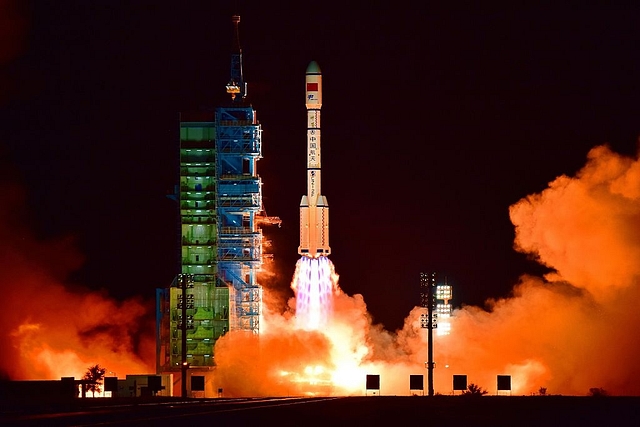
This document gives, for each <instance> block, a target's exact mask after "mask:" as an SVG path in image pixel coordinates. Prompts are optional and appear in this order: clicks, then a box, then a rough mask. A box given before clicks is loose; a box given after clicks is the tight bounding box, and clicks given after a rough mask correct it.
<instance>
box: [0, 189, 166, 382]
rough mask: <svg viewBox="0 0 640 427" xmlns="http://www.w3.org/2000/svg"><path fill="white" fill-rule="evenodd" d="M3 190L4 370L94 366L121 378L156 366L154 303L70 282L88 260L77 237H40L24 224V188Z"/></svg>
mask: <svg viewBox="0 0 640 427" xmlns="http://www.w3.org/2000/svg"><path fill="white" fill-rule="evenodd" d="M0 193H1V194H2V195H3V197H2V198H3V200H2V204H0V242H1V244H0V286H1V287H2V310H0V325H1V326H2V327H1V328H0V336H1V338H0V339H2V342H3V343H4V346H3V356H2V358H0V375H2V376H5V377H9V378H11V379H59V378H60V377H62V376H74V377H76V378H78V377H81V376H82V375H83V374H84V373H85V372H86V370H87V368H88V367H89V366H91V365H94V364H100V365H101V366H104V367H105V368H107V369H108V371H112V372H115V373H117V375H118V376H120V377H124V376H125V375H126V374H132V373H149V372H154V371H155V369H154V367H153V360H154V352H153V351H154V343H153V337H154V334H153V318H152V317H150V315H151V316H152V315H153V310H152V309H151V308H152V304H150V303H149V302H145V301H143V300H141V299H131V300H128V301H124V302H119V301H115V300H113V299H111V298H109V297H108V295H106V294H105V293H103V292H96V291H89V290H87V289H81V288H78V287H75V288H74V289H73V290H71V289H70V288H69V287H68V286H65V284H64V280H65V278H66V276H67V275H68V274H69V273H70V272H71V271H73V270H74V269H77V268H78V267H79V266H80V265H81V264H82V262H83V257H82V256H81V255H80V254H79V253H78V252H77V250H76V249H75V247H74V242H73V240H72V239H70V238H62V239H59V240H55V241H39V240H38V239H36V238H35V237H34V236H33V235H32V233H31V232H30V231H29V230H28V227H27V224H26V223H27V222H28V221H27V220H26V218H27V217H28V213H27V212H26V210H25V208H24V206H25V193H24V190H23V189H22V188H21V187H20V186H19V185H16V184H12V183H7V182H0Z"/></svg>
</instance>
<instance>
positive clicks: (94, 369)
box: [82, 365, 107, 397]
mask: <svg viewBox="0 0 640 427" xmlns="http://www.w3.org/2000/svg"><path fill="white" fill-rule="evenodd" d="M105 372H107V369H106V368H103V367H102V366H100V365H93V366H90V367H89V369H87V372H86V373H85V374H84V377H82V379H83V380H86V381H90V383H89V384H87V385H86V387H87V388H86V390H89V391H91V393H92V396H94V397H95V395H96V392H98V393H100V392H101V391H102V380H103V379H104V374H105ZM83 387H84V386H83Z"/></svg>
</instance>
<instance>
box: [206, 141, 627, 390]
mask: <svg viewBox="0 0 640 427" xmlns="http://www.w3.org/2000/svg"><path fill="white" fill-rule="evenodd" d="M510 215H511V220H512V222H513V224H514V225H515V228H516V240H515V247H516V249H517V250H519V251H521V252H524V253H528V254H531V255H532V256H534V257H536V259H538V261H539V262H540V263H541V264H543V265H546V266H549V267H552V268H554V269H555V273H553V274H550V275H548V276H546V277H533V276H528V275H523V276H522V277H521V278H520V281H519V283H517V284H516V285H515V286H514V288H513V291H512V295H511V296H510V297H508V298H502V299H490V300H487V301H486V305H485V307H475V306H463V307H462V308H459V309H457V310H455V311H454V313H453V316H452V317H451V319H450V323H451V334H450V335H444V336H434V355H435V361H436V369H435V370H434V377H435V378H434V385H435V390H436V392H437V393H441V394H451V393H452V390H451V389H452V376H453V375H457V374H462V375H467V377H468V382H470V383H475V384H477V385H480V386H481V387H482V388H484V389H486V390H487V391H488V392H489V393H490V394H496V393H497V390H496V376H497V375H511V384H512V390H511V394H513V395H523V394H524V395H528V394H535V393H537V392H538V391H539V390H540V388H542V387H544V388H546V389H547V393H549V394H566V395H585V394H587V393H588V390H589V389H590V388H592V387H602V388H604V389H605V390H606V391H607V392H609V393H610V394H618V395H640V384H638V382H637V381H635V380H634V378H636V377H638V374H640V367H638V364H637V363H636V361H637V360H638V359H639V358H640V344H638V343H637V340H636V339H635V335H634V332H633V331H635V330H636V329H637V327H638V326H640V310H638V309H637V304H638V303H637V301H640V162H639V161H638V160H637V159H631V158H625V157H622V156H620V155H618V154H616V153H613V152H611V151H610V150H609V149H608V148H607V147H606V146H601V147H596V148H594V149H593V150H591V152H590V153H589V156H588V163H587V164H586V166H585V167H584V168H583V169H582V170H581V171H580V172H578V174H577V175H576V176H575V177H567V176H561V177H558V178H557V179H556V180H554V181H553V182H551V183H550V184H549V187H548V188H547V189H546V190H545V191H543V192H542V193H540V194H535V195H531V196H528V197H526V198H524V199H522V200H520V201H519V202H517V203H515V204H514V205H513V206H511V208H510ZM417 273H418V272H416V277H417ZM335 280H336V283H335V292H334V294H333V299H332V301H331V303H332V306H333V312H332V316H331V317H330V319H328V321H327V324H326V325H324V326H322V328H319V329H317V330H304V329H298V328H297V327H296V323H295V320H294V319H295V317H294V316H295V307H296V302H295V299H293V300H290V301H289V302H288V304H286V305H285V304H282V303H280V304H279V305H278V307H283V306H286V307H287V308H286V309H285V310H282V311H278V310H275V309H270V308H269V307H268V306H267V307H265V308H266V310H265V312H266V314H265V318H264V323H263V325H264V329H263V330H264V333H262V334H261V336H260V339H259V340H258V339H255V341H250V342H249V341H246V340H247V339H248V338H247V337H244V336H242V334H234V333H231V334H228V335H227V336H225V337H224V338H223V339H221V340H220V341H219V343H218V345H217V346H216V360H217V361H218V372H217V377H216V381H217V382H218V386H219V387H224V389H225V393H226V392H227V391H228V392H229V393H231V394H232V395H238V396H243V395H244V396H246V395H273V394H282V395H294V394H295V395H305V394H310V393H316V394H318V393H320V394H322V393H324V394H334V395H350V394H360V395H362V394H365V375H366V374H379V375H380V376H381V377H380V378H381V390H380V392H381V394H396V395H408V394H410V390H409V384H408V383H409V375H412V374H422V375H424V376H425V384H426V370H425V368H424V362H425V361H426V357H427V355H426V353H427V342H426V330H424V329H421V328H420V319H419V318H420V314H421V312H422V309H421V308H418V307H416V308H415V309H414V310H412V311H411V313H409V315H408V316H407V318H406V319H405V324H404V327H403V328H402V329H401V330H398V331H395V332H389V331H386V330H384V329H383V327H382V326H380V325H375V324H372V322H371V318H370V316H369V314H368V313H367V309H366V304H365V302H364V298H363V297H362V295H353V296H349V295H346V294H345V293H344V292H342V291H341V290H340V287H339V286H338V285H337V275H336V276H335ZM416 280H417V279H416ZM295 282H296V279H295V278H294V283H295ZM462 286H473V284H472V283H470V284H462ZM265 296H266V298H265V299H266V300H267V301H269V300H271V301H273V300H275V299H276V298H274V297H273V296H270V295H269V289H268V288H267V289H265ZM247 367H249V369H247ZM317 367H320V368H317ZM320 377H321V378H320Z"/></svg>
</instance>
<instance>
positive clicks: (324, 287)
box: [291, 257, 336, 331]
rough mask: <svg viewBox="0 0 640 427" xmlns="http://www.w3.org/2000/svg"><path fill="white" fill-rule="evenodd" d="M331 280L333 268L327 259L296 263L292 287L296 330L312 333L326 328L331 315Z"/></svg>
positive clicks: (333, 285)
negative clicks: (294, 301) (294, 300)
mask: <svg viewBox="0 0 640 427" xmlns="http://www.w3.org/2000/svg"><path fill="white" fill-rule="evenodd" d="M334 279H335V273H334V267H333V264H332V263H331V261H330V260H329V258H327V257H319V258H308V257H302V258H300V259H299V260H298V262H297V263H296V272H295V275H294V278H293V283H292V284H291V287H292V288H293V290H294V291H295V294H296V324H297V327H298V328H300V329H306V330H310V331H313V330H318V329H320V328H321V327H324V326H326V325H327V321H328V319H329V316H330V315H331V313H332V295H333V290H334V288H335V286H336V282H335V281H334Z"/></svg>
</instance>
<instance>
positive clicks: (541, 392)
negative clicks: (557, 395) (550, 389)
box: [538, 387, 547, 396]
mask: <svg viewBox="0 0 640 427" xmlns="http://www.w3.org/2000/svg"><path fill="white" fill-rule="evenodd" d="M538 394H539V395H540V396H546V395H547V388H546V387H540V390H538Z"/></svg>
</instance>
